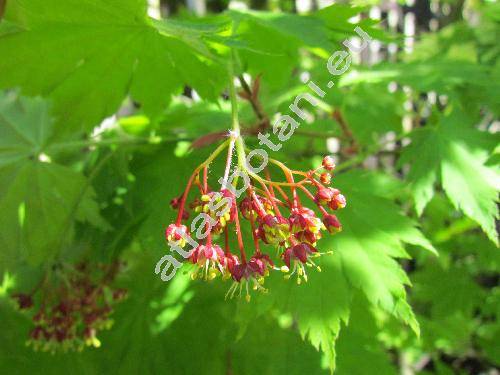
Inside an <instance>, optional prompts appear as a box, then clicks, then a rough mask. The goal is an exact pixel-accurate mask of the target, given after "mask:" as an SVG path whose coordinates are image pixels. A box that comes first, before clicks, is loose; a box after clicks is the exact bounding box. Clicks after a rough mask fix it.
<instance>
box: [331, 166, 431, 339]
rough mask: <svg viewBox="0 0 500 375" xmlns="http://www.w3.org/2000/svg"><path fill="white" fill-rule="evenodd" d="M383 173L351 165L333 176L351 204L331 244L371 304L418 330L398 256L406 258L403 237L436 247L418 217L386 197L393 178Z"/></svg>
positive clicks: (413, 242)
mask: <svg viewBox="0 0 500 375" xmlns="http://www.w3.org/2000/svg"><path fill="white" fill-rule="evenodd" d="M385 177H386V176H384V175H379V174H372V173H362V172H358V171H352V172H349V173H346V174H342V175H340V176H339V177H338V178H337V179H336V180H335V185H336V186H338V187H339V188H340V189H341V191H343V192H344V194H345V195H346V196H347V199H348V206H347V207H346V208H345V209H343V210H341V211H340V212H339V213H338V217H339V219H340V221H341V222H342V225H343V231H342V232H341V233H340V234H339V235H337V236H335V237H333V238H332V239H331V240H330V242H329V244H330V246H331V247H332V248H333V250H334V251H335V252H338V254H339V256H340V259H341V263H342V270H343V273H344V275H345V277H346V278H347V280H349V282H350V283H351V285H353V286H354V287H356V288H358V289H360V290H361V291H362V292H363V293H364V294H365V295H366V297H367V299H368V300H369V301H370V302H371V303H372V304H373V305H375V306H379V307H381V308H382V309H384V310H386V311H388V312H390V313H392V314H394V315H395V316H396V317H398V318H400V319H401V320H403V321H404V322H406V323H408V324H409V325H410V326H411V328H412V329H413V330H414V331H415V332H417V333H418V323H417V322H416V320H415V317H414V315H413V313H412V311H411V308H410V307H409V305H408V304H407V302H406V292H405V285H409V284H410V282H409V279H408V276H407V275H406V273H405V272H404V270H403V269H402V268H401V266H400V265H399V264H398V262H397V261H396V260H397V259H398V258H408V254H407V253H406V251H405V249H404V244H405V243H406V244H412V245H417V246H420V247H422V248H424V249H426V250H428V251H431V252H435V249H434V248H433V246H432V245H431V244H430V242H429V241H428V240H427V239H426V238H425V237H424V236H423V235H422V233H421V232H420V231H419V230H418V229H417V228H416V223H415V222H414V221H413V220H412V219H410V218H408V217H406V216H405V215H404V214H403V213H402V212H401V209H400V208H399V207H398V206H397V205H396V204H395V203H393V202H392V201H391V200H389V199H387V198H386V197H384V196H389V195H391V194H394V193H393V192H394V190H393V186H392V182H391V181H390V180H387V179H386V178H385ZM385 186H388V190H387V191H386V192H385V193H384V189H385ZM377 193H378V194H377ZM323 246H325V245H323ZM327 246H328V245H327Z"/></svg>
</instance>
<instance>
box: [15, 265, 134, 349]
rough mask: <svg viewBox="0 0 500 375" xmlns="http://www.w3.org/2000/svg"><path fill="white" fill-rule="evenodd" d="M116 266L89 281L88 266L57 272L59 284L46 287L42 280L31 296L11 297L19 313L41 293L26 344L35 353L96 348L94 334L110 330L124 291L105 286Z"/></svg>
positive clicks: (30, 304) (116, 269)
mask: <svg viewBox="0 0 500 375" xmlns="http://www.w3.org/2000/svg"><path fill="white" fill-rule="evenodd" d="M118 267H119V263H113V264H111V265H110V266H109V267H108V268H106V269H105V270H104V272H101V273H102V274H103V276H102V277H101V278H100V279H99V280H97V282H96V281H94V280H92V278H91V276H90V274H91V270H90V269H89V266H88V264H87V263H80V264H78V265H77V266H76V267H69V266H68V268H67V269H61V270H58V271H57V273H59V272H62V273H64V274H63V275H60V276H61V283H60V285H48V278H47V277H45V278H44V279H43V281H42V284H41V285H40V286H39V288H37V290H35V291H34V292H33V293H31V294H22V293H16V294H13V295H12V298H13V300H14V301H15V302H16V304H17V306H18V308H19V309H20V310H24V311H29V310H31V309H32V308H33V306H34V301H33V296H34V295H35V294H38V292H40V294H41V302H40V305H39V308H38V310H37V311H36V312H33V316H32V321H33V324H34V328H33V329H32V330H31V332H30V338H29V340H28V345H30V346H32V347H33V348H34V349H35V350H42V351H50V352H56V351H60V350H62V351H68V350H81V349H83V347H84V346H94V347H99V346H100V345H101V342H100V341H99V339H98V338H97V333H98V332H99V331H100V330H103V329H109V328H110V327H111V325H112V324H113V321H112V320H111V319H110V315H111V313H112V312H113V308H112V306H113V305H114V304H115V303H117V302H119V301H121V300H123V299H124V298H125V297H126V295H127V292H126V290H124V289H112V288H111V287H110V286H109V285H108V283H109V282H110V281H111V280H112V279H113V278H114V275H115V274H116V272H117V271H118Z"/></svg>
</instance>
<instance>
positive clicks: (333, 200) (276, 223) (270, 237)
mask: <svg viewBox="0 0 500 375" xmlns="http://www.w3.org/2000/svg"><path fill="white" fill-rule="evenodd" d="M226 147H227V146H226ZM222 149H223V147H222V146H219V148H218V149H217V150H216V151H215V152H214V154H212V156H211V157H210V158H209V159H208V160H207V161H206V162H204V163H202V164H201V165H200V166H199V167H198V168H196V169H195V171H194V173H193V174H192V176H191V178H190V179H189V182H188V184H187V187H186V189H185V190H184V193H183V194H182V195H181V196H180V197H177V198H174V199H173V200H172V201H171V206H172V207H173V208H174V209H176V210H178V215H177V221H176V222H175V223H172V224H170V225H169V226H168V227H167V229H166V232H165V235H166V239H167V241H168V242H169V244H170V245H171V248H172V247H173V248H177V249H178V250H179V249H183V250H181V252H182V251H185V252H186V254H187V255H185V257H186V258H187V259H188V261H189V262H190V263H192V264H193V265H194V271H192V273H191V277H192V278H193V279H196V278H202V279H205V280H213V279H215V278H216V277H218V276H221V277H222V278H223V279H229V278H231V279H232V280H233V284H232V285H231V287H230V289H229V290H228V292H227V294H226V297H228V296H229V297H231V298H232V297H233V296H234V295H235V294H236V293H237V292H238V295H240V296H241V294H242V291H244V292H245V294H246V299H247V300H249V299H250V295H249V289H250V288H251V289H254V290H260V291H266V289H265V288H264V286H263V284H264V279H265V277H266V276H268V275H269V273H270V272H271V271H273V270H278V271H281V272H283V273H285V274H286V275H285V279H290V278H291V277H292V276H293V277H294V278H295V277H296V281H297V283H298V284H301V283H302V281H307V280H308V275H307V268H315V269H317V270H318V271H321V269H320V267H319V266H318V265H317V264H316V263H315V258H317V257H318V256H320V255H321V254H322V253H320V252H319V251H318V250H317V248H316V245H317V241H318V240H319V239H320V238H321V236H322V234H323V232H325V231H327V232H329V233H331V234H334V233H337V232H339V231H340V230H341V229H342V226H341V224H340V222H339V220H338V219H337V217H336V216H335V214H334V211H336V210H338V209H341V208H343V207H345V205H346V200H345V198H344V196H343V195H342V194H341V193H340V191H339V190H338V189H335V188H333V187H331V186H329V185H330V183H331V179H332V171H333V170H334V168H335V165H334V163H333V159H332V158H331V157H329V156H327V157H325V158H324V159H323V163H322V166H320V167H318V168H316V169H314V170H309V171H305V172H304V171H295V170H291V169H289V168H288V167H286V166H285V165H284V164H283V163H281V162H279V161H277V160H273V159H269V162H270V163H272V164H273V165H274V166H276V167H277V168H278V169H279V170H281V172H280V173H283V174H284V177H285V178H286V181H283V182H277V181H274V180H272V179H271V174H270V171H269V170H268V168H267V167H266V168H265V169H264V170H265V178H263V177H260V176H259V175H257V174H256V173H253V172H251V171H250V170H248V169H245V168H244V167H243V168H242V167H241V163H239V164H238V166H237V167H236V169H237V170H238V169H239V170H240V173H239V174H237V176H240V177H241V176H242V175H244V174H246V179H245V178H243V180H245V181H241V180H240V184H238V182H237V180H238V177H236V178H232V179H230V178H229V173H230V168H231V158H232V152H233V147H232V142H229V150H228V153H227V160H226V170H225V173H224V178H223V180H222V188H221V189H217V190H215V189H214V188H213V187H212V186H211V185H210V184H209V181H208V168H209V166H210V164H211V162H212V160H213V159H214V158H215V157H216V156H217V154H218V153H220V151H221V150H222ZM233 177H234V174H233ZM296 179H300V180H299V181H296ZM219 182H220V181H219ZM243 182H245V183H244V184H243V185H244V187H243V188H237V186H238V185H241V183H243ZM193 188H194V189H193ZM192 189H193V190H195V191H197V193H196V197H195V198H194V199H193V200H192V202H191V204H188V203H187V201H188V196H189V192H190V191H191V190H192ZM238 189H239V190H238ZM240 196H241V197H240ZM304 199H307V201H308V202H309V204H312V205H313V206H314V207H315V210H313V209H311V208H309V207H307V206H305V205H304V203H303V200H304ZM188 211H190V212H191V213H194V214H195V216H197V217H196V218H195V220H194V221H193V223H192V224H191V226H190V227H188V225H187V224H188V223H187V219H188V217H189V214H188ZM317 212H319V215H318V214H317ZM195 222H196V223H195ZM244 222H248V225H249V229H250V232H251V236H252V239H253V246H252V247H253V251H252V254H248V248H249V247H248V246H245V245H244V243H243V236H242V225H243V223H244ZM199 223H201V225H200V224H199ZM194 224H196V225H198V229H197V230H195V229H196V225H194ZM233 233H235V234H236V240H237V243H238V248H239V249H238V250H239V251H238V254H236V253H234V252H233V250H232V249H231V248H230V241H229V237H230V235H232V234H233ZM193 238H194V239H195V241H193ZM198 241H200V242H198ZM189 246H191V249H190V250H189V251H187V250H186V249H187V247H189ZM269 248H274V249H276V252H277V257H276V259H277V260H276V261H273V260H272V259H271V257H270V255H269V254H267V253H266V252H265V250H268V249H269ZM278 262H279V263H281V265H280V264H278Z"/></svg>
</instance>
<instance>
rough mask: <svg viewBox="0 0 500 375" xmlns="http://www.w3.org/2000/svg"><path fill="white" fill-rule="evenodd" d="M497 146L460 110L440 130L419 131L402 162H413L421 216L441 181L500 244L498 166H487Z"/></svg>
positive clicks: (456, 202) (412, 178) (452, 198)
mask: <svg viewBox="0 0 500 375" xmlns="http://www.w3.org/2000/svg"><path fill="white" fill-rule="evenodd" d="M492 142H493V144H492ZM492 146H494V140H493V139H492V136H491V135H488V134H486V133H482V132H480V131H478V130H475V129H474V128H473V127H471V126H470V120H468V118H467V116H465V115H464V114H462V113H461V112H459V111H457V110H455V111H453V112H452V113H451V114H448V115H445V116H443V117H442V118H441V119H440V122H439V123H438V124H437V125H436V126H429V127H426V128H424V129H422V130H420V131H418V132H417V133H416V134H415V135H414V136H413V138H412V143H411V144H410V146H408V147H407V148H406V149H405V150H404V152H403V154H402V158H401V162H402V163H410V173H409V175H408V179H409V181H410V183H411V188H412V191H413V193H414V199H415V207H416V209H417V212H418V213H419V214H421V213H422V211H423V210H424V208H425V206H426V205H427V203H428V202H429V200H430V199H431V198H432V196H433V194H434V184H435V183H436V182H438V181H440V182H441V185H442V187H443V189H444V191H445V192H446V195H447V196H448V198H449V199H450V201H451V202H452V203H453V205H454V206H455V207H456V208H457V209H460V210H461V211H462V212H463V213H464V214H465V215H467V216H469V217H470V218H471V219H473V220H475V221H476V222H477V223H478V224H480V225H481V227H482V228H483V230H484V231H485V233H486V234H487V235H488V237H489V238H490V239H491V240H492V241H494V242H495V243H498V239H497V234H496V228H495V218H496V217H498V212H497V205H496V201H497V198H498V189H499V187H500V180H499V175H498V170H497V168H495V167H491V166H487V165H485V163H486V161H487V160H488V157H489V152H488V151H489V150H491V149H492Z"/></svg>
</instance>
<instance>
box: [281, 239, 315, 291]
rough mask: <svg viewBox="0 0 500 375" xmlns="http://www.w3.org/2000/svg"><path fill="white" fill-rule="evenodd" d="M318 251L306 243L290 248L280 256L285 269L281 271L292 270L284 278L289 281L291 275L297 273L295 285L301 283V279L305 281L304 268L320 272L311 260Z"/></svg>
mask: <svg viewBox="0 0 500 375" xmlns="http://www.w3.org/2000/svg"><path fill="white" fill-rule="evenodd" d="M319 255H320V254H319V253H318V250H316V248H315V247H314V246H312V245H310V244H309V243H307V242H301V243H299V244H296V245H293V246H290V247H289V248H287V249H286V250H285V252H284V253H283V254H282V256H283V261H284V262H285V264H286V267H287V269H286V268H285V269H283V271H285V272H286V271H288V270H290V269H291V270H292V273H291V274H289V275H286V276H285V278H286V279H289V278H290V277H291V276H292V275H293V274H295V273H297V284H300V283H301V282H302V279H301V278H302V277H303V278H304V280H305V281H307V273H306V268H305V266H306V265H308V266H314V267H316V268H317V269H318V271H321V268H319V267H318V266H317V265H316V264H315V263H314V262H313V261H312V259H311V258H313V257H316V256H319Z"/></svg>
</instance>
